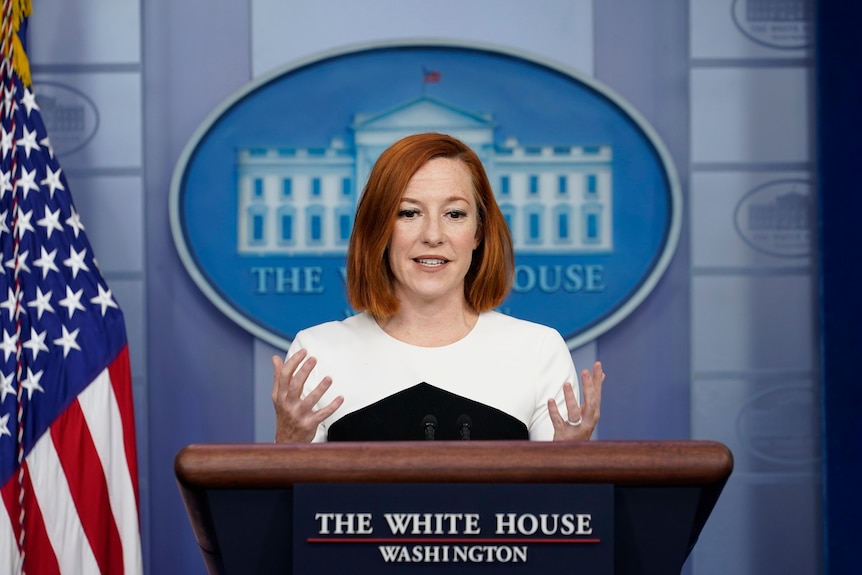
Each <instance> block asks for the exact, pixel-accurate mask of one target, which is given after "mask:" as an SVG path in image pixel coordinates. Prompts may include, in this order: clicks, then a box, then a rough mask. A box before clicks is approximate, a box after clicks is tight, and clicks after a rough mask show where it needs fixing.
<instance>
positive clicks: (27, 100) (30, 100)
mask: <svg viewBox="0 0 862 575" xmlns="http://www.w3.org/2000/svg"><path fill="white" fill-rule="evenodd" d="M21 103H22V104H24V108H25V109H26V110H27V115H28V116H29V115H30V112H32V111H33V110H38V109H39V104H37V103H36V93H35V92H34V91H33V90H30V89H29V88H25V89H24V95H23V96H21Z"/></svg>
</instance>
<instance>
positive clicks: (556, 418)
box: [548, 399, 566, 429]
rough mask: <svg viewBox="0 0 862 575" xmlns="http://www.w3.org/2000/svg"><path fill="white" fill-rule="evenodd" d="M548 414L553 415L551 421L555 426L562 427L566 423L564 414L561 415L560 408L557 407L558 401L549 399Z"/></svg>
mask: <svg viewBox="0 0 862 575" xmlns="http://www.w3.org/2000/svg"><path fill="white" fill-rule="evenodd" d="M548 415H549V416H550V417H551V423H552V424H553V426H554V427H555V428H559V429H562V427H561V426H562V425H565V424H566V422H565V421H564V420H563V416H562V415H560V409H559V408H558V407H557V402H556V401H555V400H553V399H549V400H548Z"/></svg>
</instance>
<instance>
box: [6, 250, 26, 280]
mask: <svg viewBox="0 0 862 575" xmlns="http://www.w3.org/2000/svg"><path fill="white" fill-rule="evenodd" d="M28 257H30V250H25V251H23V252H21V253H20V254H18V257H17V258H12V259H11V260H9V261H7V262H6V267H7V268H9V269H11V270H15V276H16V277H17V276H18V274H19V273H20V272H22V271H23V272H27V273H30V266H28V265H27V258H28Z"/></svg>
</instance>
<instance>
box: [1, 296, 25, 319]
mask: <svg viewBox="0 0 862 575" xmlns="http://www.w3.org/2000/svg"><path fill="white" fill-rule="evenodd" d="M23 295H24V294H23V293H21V294H19V295H18V297H17V298H16V297H15V292H14V291H12V288H9V295H8V296H7V297H6V301H4V302H0V308H6V310H7V311H8V312H9V321H12V318H13V317H15V316H16V315H17V313H20V311H21V310H20V309H19V308H18V305H17V304H18V302H19V301H20V300H21V297H22V296H23ZM16 310H17V313H16Z"/></svg>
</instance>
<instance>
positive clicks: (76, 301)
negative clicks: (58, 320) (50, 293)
mask: <svg viewBox="0 0 862 575" xmlns="http://www.w3.org/2000/svg"><path fill="white" fill-rule="evenodd" d="M82 295H84V290H83V289H79V290H78V291H76V292H73V291H72V288H70V287H69V286H66V297H64V298H63V299H61V300H60V305H61V306H63V307H64V308H66V309H67V310H68V311H69V318H70V319H71V317H72V316H73V315H75V311H76V310H78V311H87V308H85V307H84V306H83V305H82V304H81V296H82Z"/></svg>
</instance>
